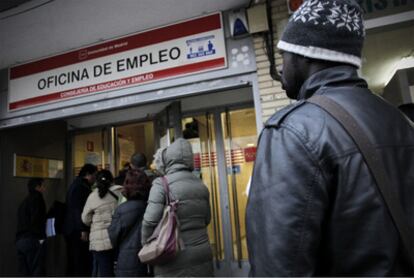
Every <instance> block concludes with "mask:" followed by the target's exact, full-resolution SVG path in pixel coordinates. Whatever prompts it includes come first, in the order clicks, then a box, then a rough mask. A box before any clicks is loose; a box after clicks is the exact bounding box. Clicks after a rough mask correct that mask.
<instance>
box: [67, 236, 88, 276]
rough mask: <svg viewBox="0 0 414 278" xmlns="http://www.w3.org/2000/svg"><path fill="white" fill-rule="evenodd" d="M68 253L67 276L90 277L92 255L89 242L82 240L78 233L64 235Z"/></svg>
mask: <svg viewBox="0 0 414 278" xmlns="http://www.w3.org/2000/svg"><path fill="white" fill-rule="evenodd" d="M66 249H67V255H68V270H67V275H68V276H75V277H90V276H91V275H92V255H91V253H90V252H89V242H85V241H82V240H81V239H80V234H79V235H77V234H76V235H75V234H74V235H70V236H66Z"/></svg>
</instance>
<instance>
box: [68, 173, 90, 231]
mask: <svg viewBox="0 0 414 278" xmlns="http://www.w3.org/2000/svg"><path fill="white" fill-rule="evenodd" d="M90 193H91V188H90V186H89V184H88V182H87V181H86V180H85V179H82V178H81V177H76V179H75V180H74V181H73V182H72V184H71V185H70V187H69V190H68V193H67V194H66V217H65V223H64V233H65V234H66V235H76V236H77V235H79V236H80V233H81V232H82V231H89V227H88V226H86V225H85V224H83V222H82V219H81V215H82V211H83V207H84V206H85V204H86V200H87V199H88V196H89V194H90Z"/></svg>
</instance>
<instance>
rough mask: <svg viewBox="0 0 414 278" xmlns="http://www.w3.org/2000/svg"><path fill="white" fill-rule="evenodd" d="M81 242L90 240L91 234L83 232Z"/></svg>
mask: <svg viewBox="0 0 414 278" xmlns="http://www.w3.org/2000/svg"><path fill="white" fill-rule="evenodd" d="M81 240H82V241H88V240H89V233H88V232H81Z"/></svg>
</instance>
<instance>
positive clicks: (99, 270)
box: [92, 250, 114, 277]
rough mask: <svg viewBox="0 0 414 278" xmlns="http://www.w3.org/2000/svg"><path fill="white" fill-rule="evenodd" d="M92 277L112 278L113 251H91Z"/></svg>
mask: <svg viewBox="0 0 414 278" xmlns="http://www.w3.org/2000/svg"><path fill="white" fill-rule="evenodd" d="M92 254H93V274H92V276H94V277H113V276H114V252H113V250H105V251H92Z"/></svg>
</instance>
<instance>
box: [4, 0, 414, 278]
mask: <svg viewBox="0 0 414 278" xmlns="http://www.w3.org/2000/svg"><path fill="white" fill-rule="evenodd" d="M63 2H64V1H63ZM63 2H62V1H55V2H54V1H41V0H33V1H30V2H28V3H26V4H24V5H34V6H33V7H36V8H35V9H33V11H32V12H30V9H29V8H30V6H27V10H28V11H27V12H24V13H20V12H21V11H19V10H18V9H23V8H24V5H22V6H21V7H20V8H19V7H17V8H15V9H11V10H9V11H6V12H2V13H0V15H1V14H3V16H0V31H1V32H4V36H5V37H7V36H13V39H10V40H9V41H7V40H6V41H5V43H4V49H5V50H8V51H10V52H7V51H3V52H2V53H3V54H2V55H4V56H3V57H2V58H1V61H2V64H1V65H2V67H1V68H3V69H2V70H1V71H0V184H1V186H2V188H3V192H4V193H3V194H1V195H0V202H1V209H0V225H1V226H2V227H4V228H3V229H2V234H1V235H2V236H1V239H0V245H1V248H2V250H5V251H4V252H3V254H2V255H1V260H0V273H1V274H2V275H10V276H11V275H15V274H16V257H15V255H14V254H15V248H14V233H15V226H16V219H15V215H16V214H17V207H18V204H19V202H20V201H21V200H22V199H23V197H24V195H25V194H26V186H25V184H26V182H27V179H28V177H32V176H41V177H45V178H46V185H47V187H48V190H47V192H46V196H45V197H46V202H47V205H48V207H50V206H51V204H52V203H53V202H54V201H55V200H58V201H62V202H64V201H65V200H64V199H65V193H66V189H67V187H68V185H69V184H70V182H71V181H72V180H73V178H74V176H75V175H76V174H77V173H78V171H79V169H80V167H82V165H83V164H84V163H93V164H95V165H97V166H98V167H99V168H107V169H110V170H111V171H112V172H113V173H114V174H115V175H116V173H118V171H119V170H120V169H122V167H123V166H124V165H125V164H126V163H127V162H128V161H129V158H130V156H131V155H132V154H133V153H134V152H136V151H140V152H143V153H145V154H146V156H147V157H148V159H149V160H151V158H152V155H153V154H154V152H155V151H156V150H157V148H159V147H164V146H167V145H168V144H169V143H170V142H172V141H173V140H174V139H175V138H177V137H181V136H184V137H185V138H187V139H188V140H189V141H190V142H191V144H192V146H193V151H194V163H195V170H194V174H195V175H198V176H199V177H200V178H201V179H202V180H203V181H204V183H205V184H206V185H207V187H208V188H209V190H210V193H211V195H210V197H211V208H212V211H211V213H212V222H211V224H210V226H209V228H208V232H209V237H210V243H211V246H212V250H213V254H214V260H215V261H214V264H215V271H216V274H217V275H218V276H245V275H247V273H248V270H249V265H248V252H247V247H246V246H247V245H246V236H245V227H244V226H245V224H244V223H245V219H244V215H245V207H246V203H247V197H248V192H247V191H248V190H247V188H248V184H249V179H250V175H251V172H252V168H253V163H254V160H255V154H256V145H257V136H258V134H259V133H260V130H261V129H262V126H263V123H264V122H265V121H266V120H267V119H268V118H269V117H270V116H271V115H273V114H274V113H275V112H277V111H278V110H280V109H281V108H283V107H285V106H287V105H289V104H290V103H292V102H294V100H290V99H288V98H287V96H286V95H285V93H284V91H283V90H282V88H281V84H280V82H278V81H276V80H274V79H273V78H272V77H271V74H270V67H271V66H272V67H273V68H275V67H276V66H279V65H280V64H281V62H282V61H281V57H280V55H279V54H278V53H277V49H276V47H275V46H276V44H277V41H278V37H279V36H280V33H281V31H282V30H283V27H284V25H285V24H286V22H287V20H288V19H289V4H292V3H290V2H295V1H286V0H269V1H244V0H243V1H242V0H240V1H236V0H235V1H228V3H230V4H228V5H227V6H223V4H221V3H220V2H219V1H210V2H211V3H212V4H211V3H210V4H209V5H210V6H209V9H208V10H202V9H201V8H200V9H201V10H200V9H199V10H197V9H194V10H192V13H188V15H183V14H181V15H176V16H175V17H171V19H170V21H167V22H163V23H162V24H157V23H152V25H151V26H141V25H139V24H138V21H137V22H136V23H135V24H137V25H136V27H134V28H133V29H134V31H132V32H131V28H132V27H131V25H134V17H133V16H130V17H128V15H127V16H125V18H124V17H122V16H121V15H118V18H117V19H116V20H117V22H118V25H116V27H117V28H115V29H116V32H115V33H116V34H117V35H112V34H113V33H114V32H109V31H108V32H107V33H105V30H104V29H105V27H101V28H97V30H98V31H99V32H100V34H101V35H102V34H103V35H102V36H103V37H105V39H103V40H98V39H95V40H92V41H89V40H88V39H87V38H84V37H82V36H83V35H82V32H74V34H68V36H71V37H72V38H77V39H76V40H75V41H71V42H70V43H69V42H67V41H66V42H65V43H66V44H67V45H65V43H63V46H62V45H61V46H60V47H55V48H54V47H53V45H54V44H56V45H58V44H59V40H60V39H62V40H63V37H64V35H62V30H66V29H65V28H64V27H63V25H64V24H66V23H63V22H60V21H59V17H62V18H65V19H67V20H69V19H70V20H73V21H76V22H80V21H82V20H83V18H82V16H81V14H82V13H80V14H77V12H78V11H79V10H77V9H84V10H85V9H88V8H89V9H92V10H91V12H92V11H93V6H91V7H90V6H88V5H89V4H84V5H86V6H82V4H81V2H78V3H77V4H73V3H72V4H68V3H67V2H66V3H63ZM91 2H93V1H91ZM108 2H109V1H108ZM172 2H174V1H172ZM172 2H171V3H172ZM179 2H180V3H179ZM182 2H183V1H179V0H178V1H175V2H174V3H172V4H171V3H170V4H168V7H167V8H169V9H185V8H183V6H180V8H178V7H179V5H178V4H183V3H182ZM201 2H203V1H201ZM205 2H206V1H204V3H205ZM360 2H361V5H362V6H363V7H364V9H365V11H366V17H367V22H366V26H367V29H368V30H367V43H366V50H364V54H363V55H364V62H363V67H362V69H361V71H360V73H361V75H363V76H365V77H366V78H367V79H368V82H369V84H370V85H371V86H372V87H373V89H374V91H375V92H376V93H378V94H381V95H383V96H384V97H386V98H387V99H389V100H390V101H391V102H393V103H394V104H395V105H399V104H401V103H405V102H413V98H414V93H413V89H412V88H413V85H414V78H413V77H412V76H411V75H410V71H409V70H408V68H409V65H410V62H404V63H402V62H401V61H400V60H402V58H407V59H408V60H409V58H410V57H412V56H413V53H414V50H413V49H412V46H413V45H414V42H413V41H412V37H410V36H408V35H407V34H410V33H411V32H412V31H414V30H413V27H412V26H413V25H412V22H413V20H414V16H413V11H412V3H411V2H409V1H404V0H393V1H390V0H389V1H369V0H366V1H360ZM100 3H102V2H100ZM124 3H128V4H125V5H128V8H129V9H131V7H134V3H135V5H137V4H136V3H137V2H134V1H126V2H124ZM187 3H188V2H187ZM193 3H195V2H193ZM384 3H385V4H384ZM42 4H44V5H42ZM68 5H69V6H68ZM74 5H75V6H76V5H79V8H74V7H73V6H74ZM95 5H96V3H95ZM158 5H160V3H158ZM184 7H185V6H184ZM116 8H117V7H115V6H113V5H112V6H111V5H109V6H108V11H107V12H108V13H109V12H112V13H116V11H114V9H116ZM152 8H154V7H152ZM252 8H258V11H259V13H260V12H262V15H263V11H264V14H265V15H266V16H267V19H268V20H264V21H263V20H259V19H260V18H259V19H258V18H257V17H249V16H247V17H246V18H244V17H243V15H244V14H245V12H246V10H250V9H252ZM16 9H17V10H16ZM118 9H120V8H119V7H118ZM135 9H136V12H137V13H139V14H140V15H141V16H145V13H147V14H154V16H159V17H160V22H162V21H163V20H162V15H164V16H165V17H166V18H168V15H167V11H166V10H165V9H164V10H163V13H158V12H157V11H156V10H154V9H152V10H151V9H149V10H148V11H147V12H144V13H143V12H142V7H139V5H138V6H137V7H135ZM160 9H161V7H160ZM14 10H15V13H12V12H13V11H14ZM190 10H191V9H190ZM205 11H206V13H203V12H205ZM99 12H101V13H103V14H100V16H101V17H104V14H105V13H104V12H103V11H102V10H99ZM37 13H38V14H37ZM48 13H54V14H55V15H56V16H54V17H53V18H52V19H51V20H50V21H51V24H57V27H56V28H57V29H58V30H61V32H60V33H54V32H53V31H52V29H51V28H50V26H49V27H47V26H45V27H44V28H45V30H48V31H49V32H50V33H51V34H50V36H49V37H48V36H46V38H48V40H49V44H51V46H50V47H49V50H46V51H42V50H41V49H39V48H41V46H37V47H36V49H35V50H36V51H34V52H36V53H38V54H33V55H26V54H25V53H23V52H24V49H26V50H27V49H30V47H26V48H25V47H17V48H18V49H19V50H18V51H17V52H14V51H12V50H13V49H14V48H13V43H16V42H20V43H21V44H29V41H28V39H27V38H28V37H27V36H29V35H28V33H27V32H23V33H19V32H18V31H19V26H16V24H17V21H19V22H20V21H21V22H25V20H26V21H27V23H30V22H32V21H33V24H34V23H36V22H37V21H36V20H35V19H36V18H37V17H42V18H45V17H47V15H48ZM171 13H172V14H173V12H171ZM70 20H69V24H70ZM112 20H113V19H111V18H108V19H106V21H111V22H112ZM10 21H12V23H13V24H11V23H10ZM39 22H41V23H42V24H45V20H39ZM127 23H128V24H127ZM259 23H260V24H263V23H267V27H264V29H262V30H261V31H254V32H253V31H251V30H253V25H257V24H259ZM238 24H239V25H238ZM97 25H98V24H97ZM265 25H266V24H265ZM270 25H271V26H270ZM243 26H244V27H245V29H246V30H247V31H248V32H245V31H246V30H243ZM10 28H11V29H10ZM13 28H15V30H12V29H13ZM33 28H34V30H41V28H40V29H36V26H35V24H34V25H33ZM249 29H250V32H249ZM270 30H272V36H270V35H269V32H270ZM112 31H113V30H112ZM29 33H30V32H29ZM86 33H87V32H86ZM105 34H106V35H105ZM38 35H39V36H40V34H38ZM25 36H26V37H25ZM14 38H15V39H14ZM272 40H273V44H272V43H270V42H271V41H272ZM379 42H380V43H379ZM33 44H34V42H33ZM40 45H41V44H40ZM272 46H273V53H272V52H271V51H270V48H269V47H272ZM52 49H53V50H52ZM57 49H58V50H57ZM8 53H10V55H8ZM379 53H380V54H382V55H380V56H379ZM271 54H273V57H271V56H272V55H271ZM269 56H270V58H269ZM10 57H12V58H10ZM9 58H10V59H9ZM404 61H405V60H404ZM380 67H383V68H384V69H386V70H376V69H379V68H380ZM381 69H382V68H381ZM384 72H385V73H384ZM394 73H396V77H394V79H393V76H394ZM395 79H397V81H393V82H397V83H398V84H399V85H400V86H399V87H398V88H399V89H398V92H392V93H387V92H389V91H390V90H389V89H388V90H387V89H386V88H387V85H388V82H389V80H395ZM384 80H385V81H384ZM387 80H388V81H387ZM390 84H391V83H390ZM390 86H391V85H388V88H390ZM388 95H389V96H388ZM65 267H66V265H65V246H64V242H63V239H62V237H61V236H59V235H58V236H55V237H50V238H48V274H50V275H55V276H58V275H64V274H65Z"/></svg>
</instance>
